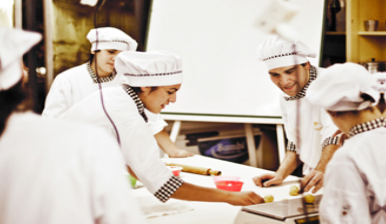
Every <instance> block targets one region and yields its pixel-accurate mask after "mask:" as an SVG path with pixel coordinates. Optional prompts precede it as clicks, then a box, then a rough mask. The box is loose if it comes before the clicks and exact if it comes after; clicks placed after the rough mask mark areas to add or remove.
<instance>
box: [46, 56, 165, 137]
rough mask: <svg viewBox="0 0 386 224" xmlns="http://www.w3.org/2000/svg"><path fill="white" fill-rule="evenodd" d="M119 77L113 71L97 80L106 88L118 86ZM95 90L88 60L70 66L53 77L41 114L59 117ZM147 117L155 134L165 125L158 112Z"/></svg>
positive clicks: (93, 75) (96, 81) (95, 85)
mask: <svg viewBox="0 0 386 224" xmlns="http://www.w3.org/2000/svg"><path fill="white" fill-rule="evenodd" d="M121 79H122V78H121V76H119V75H116V74H115V72H114V73H113V74H112V75H111V76H108V77H102V78H100V80H99V82H100V83H101V87H102V88H107V87H113V86H120V84H121V81H122V80H121ZM97 90H99V85H98V79H97V76H96V74H95V73H94V72H93V70H92V69H91V66H90V62H88V63H85V64H82V65H79V66H76V67H73V68H70V69H68V70H66V71H64V72H62V73H61V74H59V75H58V76H57V77H56V78H55V79H54V82H53V83H52V86H51V88H50V91H49V93H48V94H47V98H46V102H45V107H44V110H43V113H42V116H44V117H54V118H60V117H61V116H62V115H63V113H64V112H66V111H67V110H68V109H69V108H70V107H71V106H72V105H74V104H75V103H77V102H79V101H80V100H82V99H84V98H85V97H86V96H88V95H90V94H91V93H93V92H95V91H97ZM147 113H150V112H149V111H147ZM149 119H150V122H149V125H150V127H151V130H152V133H153V134H157V133H158V132H160V131H161V130H163V128H164V127H165V126H167V123H166V122H165V121H164V120H163V119H162V118H161V115H160V114H151V115H149Z"/></svg>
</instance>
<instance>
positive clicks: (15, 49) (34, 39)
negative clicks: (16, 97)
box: [0, 27, 42, 91]
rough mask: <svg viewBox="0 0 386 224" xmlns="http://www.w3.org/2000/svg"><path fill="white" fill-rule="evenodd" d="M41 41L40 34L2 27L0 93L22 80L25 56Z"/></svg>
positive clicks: (0, 39) (0, 41)
mask: <svg viewBox="0 0 386 224" xmlns="http://www.w3.org/2000/svg"><path fill="white" fill-rule="evenodd" d="M41 39H42V35H41V34H39V33H35V32H29V31H23V30H20V29H12V28H7V27H0V91H3V90H7V89H9V88H11V87H12V86H14V85H15V84H16V83H17V82H18V81H19V80H20V79H21V77H22V74H23V71H22V64H21V62H22V59H23V55H24V54H25V53H26V52H27V51H29V50H30V49H31V48H32V47H33V46H34V45H35V44H37V43H38V42H39V41H40V40H41Z"/></svg>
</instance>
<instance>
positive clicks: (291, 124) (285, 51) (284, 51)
mask: <svg viewBox="0 0 386 224" xmlns="http://www.w3.org/2000/svg"><path fill="white" fill-rule="evenodd" d="M294 44H295V45H296V50H295V49H294V46H293V45H294ZM257 53H258V59H259V60H262V61H263V62H264V63H265V65H266V66H267V68H268V70H271V69H274V68H279V67H285V66H290V65H296V64H303V63H306V62H308V58H307V57H316V54H315V53H314V52H313V51H312V50H311V49H310V48H308V47H307V46H306V45H305V44H304V43H302V42H301V41H297V42H294V43H292V42H288V41H285V40H282V39H281V38H278V37H276V36H274V37H271V38H268V39H267V40H265V41H264V42H263V43H262V44H261V45H260V46H259V47H258V49H257ZM321 75H322V69H321V68H317V67H315V66H312V65H311V68H310V77H309V81H308V83H307V84H306V85H305V86H304V87H303V89H302V90H301V91H300V92H299V93H298V94H297V95H296V96H289V95H287V94H285V93H283V92H281V95H280V108H281V113H282V119H283V124H284V128H285V132H286V136H287V139H288V144H287V151H293V152H296V153H297V154H298V155H299V158H300V160H301V161H302V162H303V163H304V164H303V174H307V173H308V172H309V171H311V170H313V169H314V168H315V167H316V165H317V164H318V162H319V160H320V158H321V154H322V149H323V148H324V147H326V146H327V145H330V144H337V138H332V137H331V136H332V135H333V134H334V133H335V131H336V130H337V128H336V127H335V126H334V124H333V123H332V121H331V119H330V118H329V117H328V114H326V112H325V111H323V110H322V109H321V108H319V107H316V106H313V105H311V104H310V103H309V102H308V101H307V100H306V99H305V98H304V96H306V93H307V89H308V87H309V86H310V85H311V83H312V82H313V81H314V80H315V79H317V78H318V77H319V76H321ZM298 105H300V107H299V109H297V106H298ZM298 113H300V116H299V118H300V119H299V124H297V119H296V117H297V114H298ZM298 125H300V128H299V135H300V136H299V140H300V143H301V144H300V147H298V145H299V144H297V143H296V142H297V138H296V136H297V133H296V130H297V127H298Z"/></svg>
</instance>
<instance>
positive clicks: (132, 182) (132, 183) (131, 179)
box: [127, 174, 137, 188]
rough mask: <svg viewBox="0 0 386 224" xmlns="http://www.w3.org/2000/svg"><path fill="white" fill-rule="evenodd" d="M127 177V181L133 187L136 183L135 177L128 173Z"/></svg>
mask: <svg viewBox="0 0 386 224" xmlns="http://www.w3.org/2000/svg"><path fill="white" fill-rule="evenodd" d="M127 176H128V177H129V181H130V184H131V187H132V188H135V184H136V183H137V179H135V177H133V176H131V175H130V174H128V175H127Z"/></svg>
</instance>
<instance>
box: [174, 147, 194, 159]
mask: <svg viewBox="0 0 386 224" xmlns="http://www.w3.org/2000/svg"><path fill="white" fill-rule="evenodd" d="M190 156H194V154H193V153H191V152H188V151H186V150H185V149H176V150H174V151H173V152H171V153H170V154H169V157H170V158H184V157H190Z"/></svg>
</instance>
